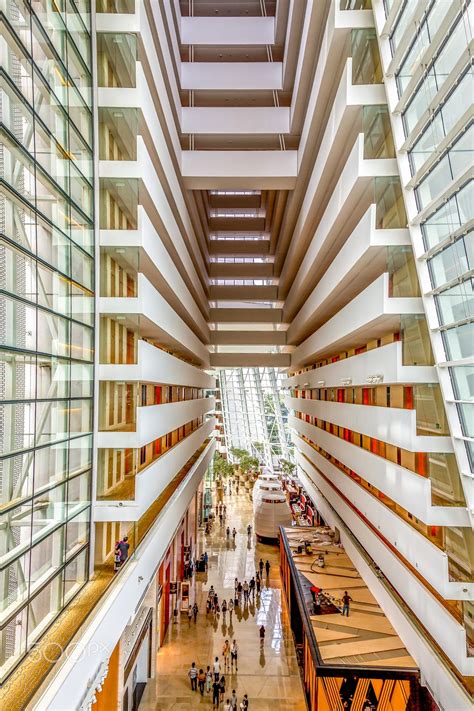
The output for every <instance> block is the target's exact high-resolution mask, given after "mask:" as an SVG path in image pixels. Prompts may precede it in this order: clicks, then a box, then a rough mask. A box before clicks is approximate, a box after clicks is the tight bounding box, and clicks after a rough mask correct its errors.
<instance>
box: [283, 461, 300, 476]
mask: <svg viewBox="0 0 474 711" xmlns="http://www.w3.org/2000/svg"><path fill="white" fill-rule="evenodd" d="M280 466H281V470H282V472H283V474H286V475H287V476H291V475H292V474H293V472H294V471H295V469H296V464H293V462H290V460H289V459H280Z"/></svg>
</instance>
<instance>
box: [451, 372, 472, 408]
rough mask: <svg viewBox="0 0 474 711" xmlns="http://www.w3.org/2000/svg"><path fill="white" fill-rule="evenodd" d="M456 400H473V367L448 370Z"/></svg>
mask: <svg viewBox="0 0 474 711" xmlns="http://www.w3.org/2000/svg"><path fill="white" fill-rule="evenodd" d="M449 372H450V375H451V380H452V383H453V389H454V394H455V397H456V400H474V365H464V366H456V367H454V368H450V369H449Z"/></svg>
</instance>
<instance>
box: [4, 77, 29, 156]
mask: <svg viewBox="0 0 474 711" xmlns="http://www.w3.org/2000/svg"><path fill="white" fill-rule="evenodd" d="M0 98H1V102H2V103H1V106H2V121H3V123H4V124H5V127H6V128H7V129H8V130H9V131H10V133H11V134H12V135H13V136H14V137H15V138H16V140H17V141H18V142H19V143H20V144H21V145H22V146H23V147H24V148H25V150H27V151H28V152H29V153H30V154H31V155H32V156H34V153H35V144H34V130H33V114H32V112H31V110H30V108H29V107H28V105H27V104H26V103H25V102H24V101H22V100H21V99H20V98H19V96H18V94H17V93H16V91H15V90H14V89H13V87H11V86H10V84H8V83H7V82H6V81H5V82H4V84H3V87H2V88H1V89H0Z"/></svg>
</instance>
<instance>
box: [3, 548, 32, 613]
mask: <svg viewBox="0 0 474 711" xmlns="http://www.w3.org/2000/svg"><path fill="white" fill-rule="evenodd" d="M29 568H30V556H29V554H24V555H21V556H20V557H19V558H17V559H16V560H14V561H13V562H12V563H10V565H7V566H6V567H5V568H0V586H1V590H2V596H1V597H0V620H2V618H5V617H6V616H7V615H11V613H12V612H13V610H14V609H15V608H16V607H18V606H19V605H21V603H22V602H24V601H25V600H26V598H27V597H28V579H29V573H30V571H29Z"/></svg>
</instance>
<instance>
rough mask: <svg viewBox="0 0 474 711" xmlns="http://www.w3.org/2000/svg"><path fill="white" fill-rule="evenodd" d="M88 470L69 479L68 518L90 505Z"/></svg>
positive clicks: (89, 474)
mask: <svg viewBox="0 0 474 711" xmlns="http://www.w3.org/2000/svg"><path fill="white" fill-rule="evenodd" d="M90 476H91V473H90V470H89V471H87V472H84V473H83V474H80V475H79V476H76V477H74V478H73V479H69V482H68V490H67V505H68V517H70V516H73V515H74V514H75V513H76V511H80V510H81V509H83V508H84V507H85V506H87V505H89V504H90V500H91V493H90Z"/></svg>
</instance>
